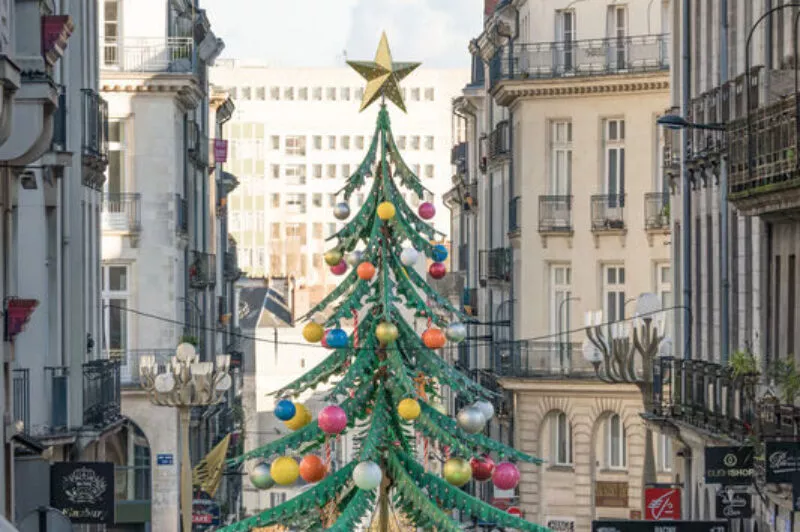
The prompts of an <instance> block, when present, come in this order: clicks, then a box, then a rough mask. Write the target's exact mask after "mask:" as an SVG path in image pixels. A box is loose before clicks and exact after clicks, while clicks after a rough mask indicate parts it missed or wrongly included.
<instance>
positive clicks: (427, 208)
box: [419, 201, 436, 220]
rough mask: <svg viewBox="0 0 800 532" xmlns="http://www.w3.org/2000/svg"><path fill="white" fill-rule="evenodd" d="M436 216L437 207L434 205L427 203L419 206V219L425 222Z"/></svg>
mask: <svg viewBox="0 0 800 532" xmlns="http://www.w3.org/2000/svg"><path fill="white" fill-rule="evenodd" d="M434 216H436V207H434V206H433V203H431V202H429V201H426V202H425V203H423V204H422V205H420V206H419V217H420V218H422V219H423V220H430V219H431V218H433V217H434Z"/></svg>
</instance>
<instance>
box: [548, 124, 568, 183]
mask: <svg viewBox="0 0 800 532" xmlns="http://www.w3.org/2000/svg"><path fill="white" fill-rule="evenodd" d="M550 159H551V162H550V194H551V195H552V196H569V195H571V194H572V122H570V121H568V120H556V121H553V122H551V124H550Z"/></svg>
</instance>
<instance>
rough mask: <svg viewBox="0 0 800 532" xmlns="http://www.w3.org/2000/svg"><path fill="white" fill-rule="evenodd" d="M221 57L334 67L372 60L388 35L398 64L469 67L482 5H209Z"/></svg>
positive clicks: (240, 1)
mask: <svg viewBox="0 0 800 532" xmlns="http://www.w3.org/2000/svg"><path fill="white" fill-rule="evenodd" d="M200 6H201V7H203V8H205V9H206V10H207V12H208V17H209V20H210V21H211V28H212V29H213V30H214V33H215V34H216V35H217V36H218V37H221V38H222V39H223V40H224V41H225V51H224V52H223V54H222V57H226V58H236V59H256V60H260V61H263V62H266V63H267V64H268V65H270V66H275V67H278V66H281V67H308V66H316V67H331V66H342V65H343V64H344V60H345V58H344V53H345V51H346V54H347V58H349V59H352V60H372V59H373V57H374V55H375V49H376V48H377V46H378V40H379V39H380V35H381V31H384V30H385V31H386V34H387V36H388V38H389V45H390V47H391V50H392V56H393V58H394V60H395V61H416V62H422V63H423V66H424V67H430V68H468V67H469V64H470V59H469V52H468V51H467V46H468V45H469V41H470V40H471V39H473V38H475V37H477V36H478V34H479V33H480V32H481V29H482V26H483V0H202V1H201V3H200Z"/></svg>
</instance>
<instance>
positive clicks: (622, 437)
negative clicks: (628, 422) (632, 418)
mask: <svg viewBox="0 0 800 532" xmlns="http://www.w3.org/2000/svg"><path fill="white" fill-rule="evenodd" d="M615 421H616V426H617V428H618V429H619V434H618V435H616V440H617V443H618V445H619V447H618V448H617V449H616V451H617V453H616V454H617V456H616V457H615V453H614V448H615V447H616V446H615V445H614V439H615V434H614V432H615V431H614V427H615ZM606 427H607V428H606V465H607V467H608V469H626V468H627V463H628V445H627V439H628V438H627V434H626V433H625V424H624V423H623V421H622V416H620V415H619V414H611V415H610V416H609V417H608V420H607V421H606ZM615 458H616V459H619V462H616V461H615Z"/></svg>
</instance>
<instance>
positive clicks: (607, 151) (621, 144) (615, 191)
mask: <svg viewBox="0 0 800 532" xmlns="http://www.w3.org/2000/svg"><path fill="white" fill-rule="evenodd" d="M603 144H604V146H603V157H604V164H603V193H604V194H608V195H618V196H620V202H622V201H624V200H623V197H624V195H625V119H624V118H606V119H604V120H603ZM612 159H613V160H614V161H616V168H615V169H614V170H613V171H612V169H611V161H612ZM615 205H616V201H615V202H614V203H613V204H609V207H613V206H615Z"/></svg>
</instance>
